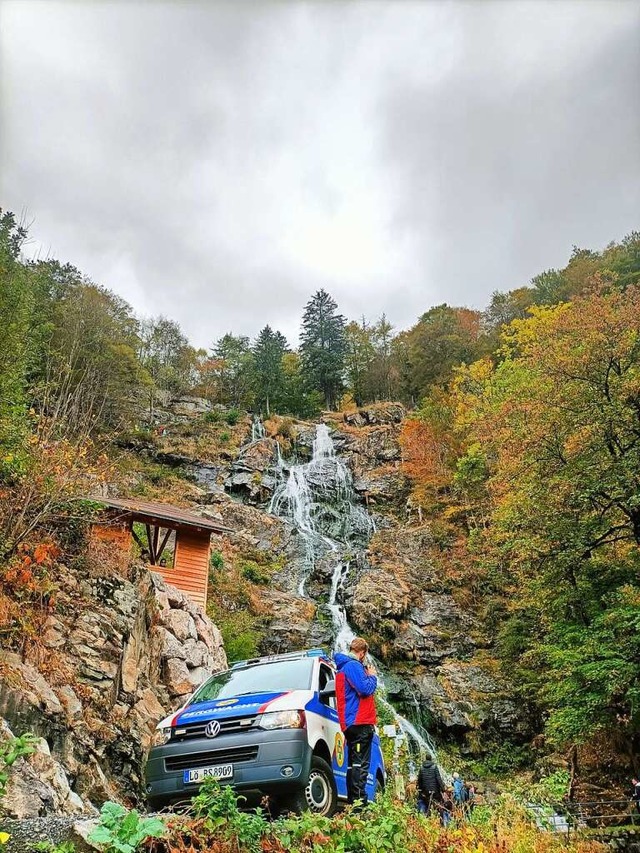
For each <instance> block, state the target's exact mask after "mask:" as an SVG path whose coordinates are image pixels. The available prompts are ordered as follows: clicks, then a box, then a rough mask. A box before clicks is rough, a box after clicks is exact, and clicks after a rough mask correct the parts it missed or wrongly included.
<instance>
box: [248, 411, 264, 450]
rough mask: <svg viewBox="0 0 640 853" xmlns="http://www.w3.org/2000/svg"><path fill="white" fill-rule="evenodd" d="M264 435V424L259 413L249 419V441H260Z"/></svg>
mask: <svg viewBox="0 0 640 853" xmlns="http://www.w3.org/2000/svg"><path fill="white" fill-rule="evenodd" d="M265 436H266V432H265V429H264V424H263V423H262V420H261V418H260V416H259V415H256V416H255V417H254V419H253V420H252V421H251V443H252V444H253V442H254V441H260V439H262V438H264V437H265Z"/></svg>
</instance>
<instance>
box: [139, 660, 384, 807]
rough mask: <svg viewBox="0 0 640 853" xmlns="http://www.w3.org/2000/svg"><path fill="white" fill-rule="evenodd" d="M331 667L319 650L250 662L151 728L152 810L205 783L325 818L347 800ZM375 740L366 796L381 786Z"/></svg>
mask: <svg viewBox="0 0 640 853" xmlns="http://www.w3.org/2000/svg"><path fill="white" fill-rule="evenodd" d="M334 677H335V667H334V665H333V662H332V661H331V659H330V658H329V657H328V655H327V654H326V653H325V652H324V651H323V650H322V649H310V650H307V651H301V652H294V653H291V654H285V655H273V656H270V657H262V658H255V659H252V660H246V661H242V662H240V663H236V664H234V665H233V666H232V667H231V669H228V670H226V671H224V672H220V673H217V674H216V675H213V676H212V677H211V678H209V679H208V680H207V681H205V682H204V684H202V685H201V687H199V688H198V690H196V692H195V693H194V694H193V696H191V697H190V699H189V700H188V701H187V702H186V703H185V704H184V705H183V706H182V707H181V708H180V709H179V710H178V711H177V712H176V713H175V714H172V715H171V716H169V717H166V718H165V719H164V720H162V721H161V722H160V723H159V724H158V727H157V732H156V745H154V746H153V747H152V748H151V750H150V752H149V755H148V759H147V764H146V773H145V779H146V790H147V800H148V804H149V806H150V807H151V808H153V809H157V808H161V807H164V806H168V805H171V804H174V803H177V802H180V801H188V800H189V799H190V798H191V797H192V796H194V795H195V794H196V793H197V792H198V785H199V784H200V783H201V782H202V781H203V780H204V779H207V778H208V777H213V778H214V779H218V780H219V781H220V783H221V784H229V785H233V787H234V789H235V790H236V791H237V792H238V793H239V794H242V795H243V796H245V797H246V798H247V800H248V801H249V802H255V801H259V800H260V799H262V798H264V797H268V798H269V800H270V802H271V803H272V804H273V806H274V807H275V808H276V809H289V810H292V811H295V812H300V811H303V810H307V809H308V810H311V811H313V812H316V813H318V814H322V815H330V814H332V813H333V811H334V810H335V808H336V806H337V804H338V802H339V801H340V800H345V801H346V799H347V764H348V755H347V744H346V741H345V738H344V735H343V733H342V732H341V730H340V725H339V723H338V713H337V710H336V699H335V686H334ZM385 780H386V776H385V768H384V762H383V758H382V752H381V749H380V739H379V737H378V734H377V733H376V734H375V735H374V740H373V745H372V750H371V766H370V769H369V776H368V784H367V794H368V796H369V799H371V800H372V799H373V798H374V797H375V795H376V791H378V790H379V789H381V788H382V787H383V786H384V784H385Z"/></svg>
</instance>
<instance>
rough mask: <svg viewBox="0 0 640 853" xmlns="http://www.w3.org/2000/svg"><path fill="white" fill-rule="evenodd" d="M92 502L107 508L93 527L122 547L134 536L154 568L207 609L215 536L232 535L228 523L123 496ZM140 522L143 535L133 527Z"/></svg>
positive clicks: (105, 538) (168, 581)
mask: <svg viewBox="0 0 640 853" xmlns="http://www.w3.org/2000/svg"><path fill="white" fill-rule="evenodd" d="M93 500H95V501H96V502H97V503H100V504H102V505H103V506H104V507H105V510H104V513H103V518H102V520H101V521H100V522H99V523H97V524H96V525H95V526H94V533H95V535H96V536H97V537H98V538H99V539H101V540H103V541H106V542H109V543H113V544H114V545H119V546H120V547H122V548H124V549H127V548H130V547H131V539H132V538H133V539H135V541H136V542H137V543H138V545H139V546H140V548H141V549H142V551H143V553H145V555H146V556H148V560H149V563H150V565H151V566H152V567H153V570H154V571H156V572H158V574H160V575H162V577H163V578H164V579H165V581H166V582H167V583H170V584H171V585H172V586H175V587H177V588H178V589H180V590H182V591H183V592H185V593H186V594H187V595H188V596H189V597H190V598H191V600H192V601H194V602H195V603H196V604H199V605H200V606H201V607H202V608H203V609H204V608H205V607H206V603H207V582H208V578H209V557H210V554H211V534H212V533H216V534H218V535H220V534H222V533H230V532H231V529H230V528H229V527H225V526H224V525H223V524H220V523H219V522H217V521H212V520H211V519H208V518H203V517H202V516H200V515H196V514H195V513H193V512H189V511H188V510H186V509H182V508H181V507H177V506H171V505H170V504H163V503H152V502H150V501H140V500H125V499H122V498H93ZM136 522H138V523H139V524H140V525H142V526H143V528H144V532H145V535H144V536H141V535H140V532H139V531H136V529H135V528H134V524H135V523H136ZM145 539H146V541H145ZM167 552H169V553H170V555H171V554H172V559H171V556H170V558H169V559H168V560H167V561H166V562H167V565H164V563H165V558H164V557H163V555H165V554H167ZM170 563H172V564H173V565H169V564H170Z"/></svg>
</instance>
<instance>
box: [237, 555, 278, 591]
mask: <svg viewBox="0 0 640 853" xmlns="http://www.w3.org/2000/svg"><path fill="white" fill-rule="evenodd" d="M240 573H241V575H242V577H243V578H245V579H246V580H248V581H251V583H256V584H259V585H260V586H266V585H267V584H268V583H269V581H270V580H271V575H270V574H269V572H268V571H267V570H266V569H265V568H264V567H262V566H259V565H258V564H257V563H256V562H255V561H254V560H243V561H242V563H241V564H240Z"/></svg>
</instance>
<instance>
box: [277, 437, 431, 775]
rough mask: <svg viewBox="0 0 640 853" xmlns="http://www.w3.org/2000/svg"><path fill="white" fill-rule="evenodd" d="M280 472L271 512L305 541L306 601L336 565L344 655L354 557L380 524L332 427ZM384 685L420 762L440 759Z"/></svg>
mask: <svg viewBox="0 0 640 853" xmlns="http://www.w3.org/2000/svg"><path fill="white" fill-rule="evenodd" d="M279 468H280V472H281V475H282V476H281V479H280V485H279V486H278V487H277V488H276V490H275V492H274V494H273V497H272V499H271V502H270V504H269V512H270V513H272V514H273V515H277V516H279V517H281V518H286V519H288V520H289V521H291V522H292V523H293V525H294V526H295V527H296V529H297V531H298V533H299V534H300V536H301V537H302V539H303V541H304V545H305V561H304V569H303V572H302V575H301V578H300V582H299V585H298V593H299V594H300V595H301V596H304V595H306V592H305V587H306V583H307V580H308V579H309V575H310V574H311V573H312V571H313V568H314V566H315V564H316V562H317V561H318V560H319V559H321V558H326V559H330V560H331V561H332V562H333V572H332V576H331V587H330V592H329V601H328V609H329V612H330V614H331V620H332V623H333V633H334V647H335V649H337V650H340V651H344V650H346V649H348V648H349V644H350V643H351V640H352V639H353V638H354V636H355V632H354V631H353V628H352V627H351V625H350V624H349V621H348V619H347V614H346V610H345V607H344V604H343V603H342V601H343V590H344V585H345V581H346V579H347V576H348V574H349V570H350V568H351V566H352V564H353V562H354V561H355V559H356V557H355V556H354V552H355V553H356V554H357V552H358V551H359V552H362V551H363V550H364V549H365V548H366V546H367V543H368V541H369V539H370V538H371V536H372V534H373V533H374V532H375V529H376V528H375V523H374V520H373V518H372V517H371V516H370V515H369V513H368V512H367V510H366V509H365V507H363V506H362V505H360V504H358V503H357V502H356V494H355V490H354V488H353V478H352V476H351V472H350V471H349V469H348V468H347V466H346V465H345V463H344V462H343V460H342V459H340V457H339V456H337V455H336V450H335V446H334V444H333V441H332V439H331V435H330V433H329V429H328V427H327V426H326V424H318V425H317V426H316V434H315V438H314V440H313V449H312V456H311V459H310V460H309V461H308V462H305V463H300V464H295V465H292V466H291V467H290V468H289V474H288V476H284V464H280V463H279ZM376 665H377V664H376ZM379 683H380V687H381V690H380V694H381V695H380V701H381V703H382V704H383V705H384V706H385V707H386V708H387V709H388V710H389V711H390V712H391V713H392V714H393V716H394V719H395V721H396V724H397V726H398V727H399V728H400V729H401V731H402V732H403V733H404V735H405V737H406V738H407V740H408V741H409V742H410V743H413V745H414V749H415V751H416V752H417V753H418V757H419V755H421V754H424V753H429V754H431V755H432V756H433V757H435V747H434V745H433V742H432V741H431V738H430V737H429V735H428V734H427V733H426V732H424V733H421V732H420V731H419V730H418V728H417V727H416V726H415V725H413V724H412V723H411V722H409V720H406V719H405V718H404V717H402V716H401V715H400V714H398V713H397V711H396V710H395V709H394V708H393V706H392V705H391V704H390V703H389V701H388V700H387V699H386V697H385V695H384V694H385V687H384V677H383V676H382V675H380V676H379ZM410 766H411V765H410Z"/></svg>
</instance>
